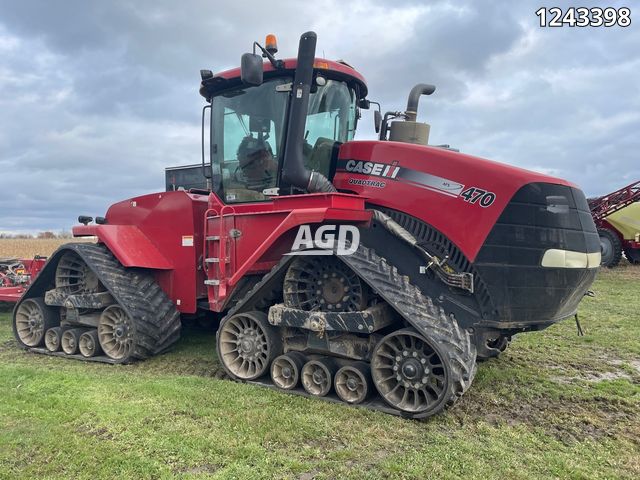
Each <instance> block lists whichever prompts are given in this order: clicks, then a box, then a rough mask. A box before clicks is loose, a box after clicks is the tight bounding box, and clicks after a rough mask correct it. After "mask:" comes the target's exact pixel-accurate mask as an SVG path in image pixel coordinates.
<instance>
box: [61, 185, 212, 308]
mask: <svg viewBox="0 0 640 480" xmlns="http://www.w3.org/2000/svg"><path fill="white" fill-rule="evenodd" d="M207 200H208V196H206V195H196V194H191V193H187V192H183V191H177V192H161V193H154V194H150V195H144V196H141V197H136V198H131V199H128V200H125V201H122V202H118V203H116V204H114V205H112V206H111V207H110V208H109V210H108V211H107V214H106V219H107V224H106V225H88V226H76V227H74V229H73V233H74V235H76V236H82V235H97V236H98V237H99V238H100V240H101V241H103V242H104V243H105V244H106V245H107V246H108V247H109V248H110V249H111V251H113V253H114V255H116V257H117V258H118V260H120V261H121V262H122V263H123V265H125V266H137V267H145V268H151V269H155V270H157V272H156V279H157V281H158V283H159V284H160V286H161V287H162V289H163V290H164V291H165V292H166V293H167V295H168V296H169V297H170V298H171V300H173V302H174V303H175V304H176V306H177V308H178V310H180V311H181V312H184V313H193V312H195V311H196V302H197V299H198V298H202V297H204V298H206V289H205V287H204V274H203V273H202V270H201V268H199V263H198V259H199V258H200V255H201V254H202V247H203V225H204V212H205V211H206V208H207ZM185 238H186V239H187V242H186V244H185V243H183V239H185ZM189 239H192V241H189Z"/></svg>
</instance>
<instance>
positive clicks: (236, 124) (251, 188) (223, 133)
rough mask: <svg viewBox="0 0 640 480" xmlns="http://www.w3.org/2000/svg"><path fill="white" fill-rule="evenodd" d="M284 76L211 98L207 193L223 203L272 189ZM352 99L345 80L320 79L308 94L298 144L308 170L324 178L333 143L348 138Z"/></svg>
mask: <svg viewBox="0 0 640 480" xmlns="http://www.w3.org/2000/svg"><path fill="white" fill-rule="evenodd" d="M291 81H292V79H291V78H290V77H280V78H277V79H274V80H270V81H266V82H265V83H263V84H262V85H260V86H259V87H239V88H237V89H235V90H229V91H226V92H224V93H222V94H220V95H218V96H216V97H214V98H213V99H212V102H211V125H212V127H211V153H212V160H213V161H212V170H213V178H212V186H213V191H214V192H215V193H216V194H217V195H218V196H219V197H220V198H221V199H222V200H223V201H225V202H226V203H237V202H255V201H261V200H266V199H267V197H266V196H265V194H264V191H265V190H267V189H272V188H274V187H276V185H277V182H278V163H279V162H278V159H279V158H280V157H281V156H282V153H283V152H282V150H283V148H284V144H283V142H284V135H285V130H286V125H285V118H286V114H287V105H288V100H289V89H287V88H281V89H279V90H281V91H277V90H276V87H278V86H279V85H284V84H287V83H291ZM355 126H356V98H355V93H354V91H353V90H352V89H351V88H349V87H348V86H347V85H346V84H345V83H343V82H340V81H336V80H326V83H325V85H322V86H317V88H316V89H315V91H314V92H313V93H311V94H310V96H309V109H308V114H307V120H306V127H305V143H304V148H303V153H304V163H305V166H306V168H308V169H309V170H315V171H317V172H320V173H322V174H323V175H325V176H329V172H330V169H331V159H332V155H333V152H334V146H335V145H336V144H337V142H339V143H343V142H347V141H349V140H351V139H353V135H354V133H355Z"/></svg>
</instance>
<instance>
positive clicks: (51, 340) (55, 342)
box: [44, 327, 64, 352]
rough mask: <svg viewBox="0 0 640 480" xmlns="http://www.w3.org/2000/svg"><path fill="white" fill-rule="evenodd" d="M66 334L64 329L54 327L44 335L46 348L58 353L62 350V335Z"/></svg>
mask: <svg viewBox="0 0 640 480" xmlns="http://www.w3.org/2000/svg"><path fill="white" fill-rule="evenodd" d="M63 333H64V328H62V327H53V328H50V329H49V330H47V332H46V333H45V334H44V346H45V347H46V348H47V350H49V351H50V352H57V351H58V350H60V347H61V346H62V334H63Z"/></svg>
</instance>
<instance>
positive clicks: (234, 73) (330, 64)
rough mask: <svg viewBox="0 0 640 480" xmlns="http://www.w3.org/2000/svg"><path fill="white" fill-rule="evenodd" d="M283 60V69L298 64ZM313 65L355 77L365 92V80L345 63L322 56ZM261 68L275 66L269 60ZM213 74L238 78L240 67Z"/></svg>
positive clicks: (268, 68) (294, 60)
mask: <svg viewBox="0 0 640 480" xmlns="http://www.w3.org/2000/svg"><path fill="white" fill-rule="evenodd" d="M283 61H284V69H285V70H295V69H296V67H297V65H298V60H297V59H296V58H287V59H285V60H283ZM313 65H314V68H316V69H318V70H331V71H334V72H338V73H341V74H343V75H349V76H350V77H353V78H355V79H356V80H358V82H360V83H361V84H362V85H363V86H364V88H365V92H363V93H366V85H367V82H366V80H365V79H364V77H363V76H362V75H361V74H360V73H359V72H358V71H357V70H355V69H353V68H351V67H349V66H347V65H344V64H342V63H338V62H334V61H332V60H327V59H324V58H316V59H315V60H314V64H313ZM263 70H264V71H265V72H273V71H274V70H275V68H273V65H271V63H270V62H264V63H263ZM215 76H216V77H222V78H225V79H233V78H240V69H239V68H232V69H231V70H225V71H224V72H220V73H216V74H215Z"/></svg>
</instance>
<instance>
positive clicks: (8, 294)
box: [0, 256, 47, 303]
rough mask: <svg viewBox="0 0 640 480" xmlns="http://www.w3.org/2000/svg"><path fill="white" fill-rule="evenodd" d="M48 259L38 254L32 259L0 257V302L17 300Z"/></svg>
mask: <svg viewBox="0 0 640 480" xmlns="http://www.w3.org/2000/svg"><path fill="white" fill-rule="evenodd" d="M46 261H47V259H46V257H38V256H36V257H35V258H33V259H31V260H19V259H17V258H0V302H9V303H15V302H17V301H18V300H19V299H20V297H21V296H22V294H23V293H24V292H25V291H26V289H27V287H28V286H29V284H30V283H31V282H32V281H33V279H34V278H35V277H36V275H38V272H40V270H41V269H42V267H43V266H44V264H45V263H46Z"/></svg>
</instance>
